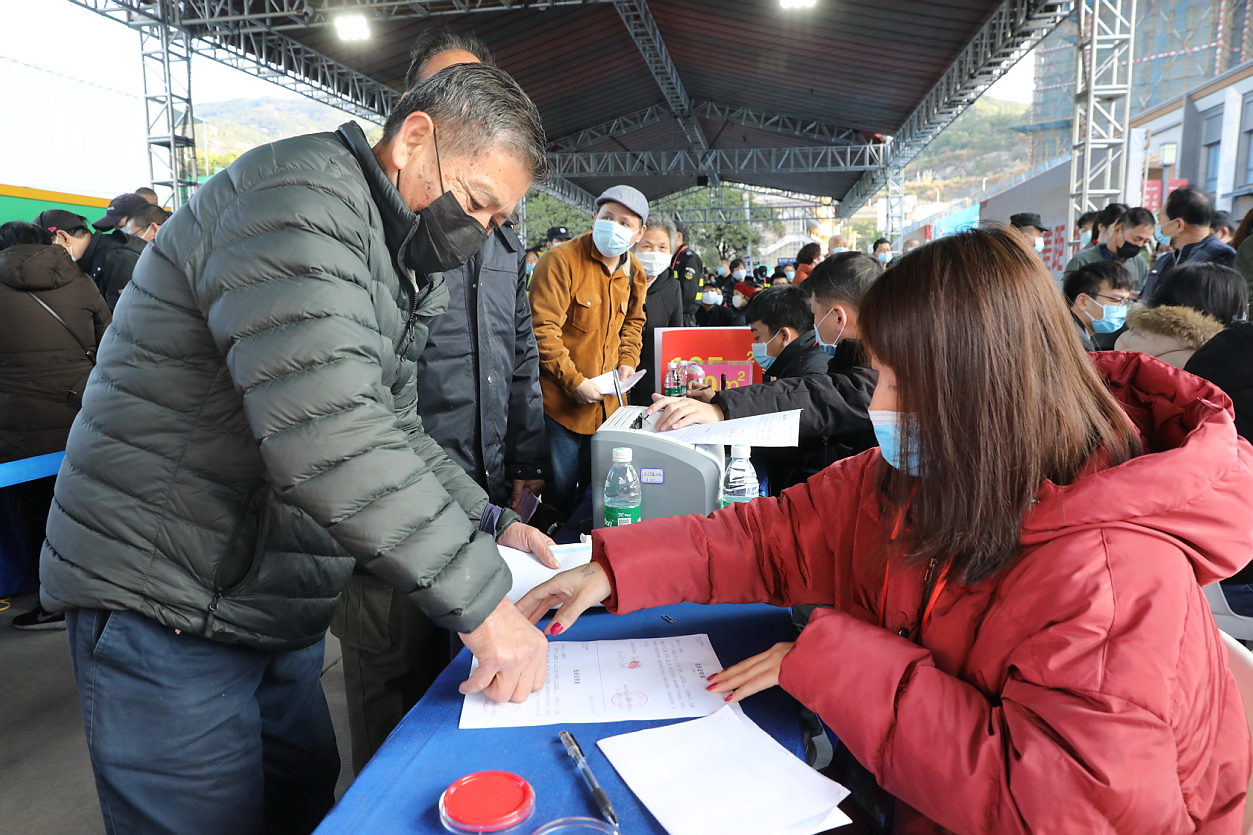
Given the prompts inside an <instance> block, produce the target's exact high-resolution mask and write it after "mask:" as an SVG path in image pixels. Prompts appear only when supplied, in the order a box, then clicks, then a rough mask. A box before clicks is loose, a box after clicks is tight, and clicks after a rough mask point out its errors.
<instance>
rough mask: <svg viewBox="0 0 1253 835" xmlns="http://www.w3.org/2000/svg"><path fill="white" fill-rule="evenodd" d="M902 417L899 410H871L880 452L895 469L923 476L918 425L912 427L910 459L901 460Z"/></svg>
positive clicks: (871, 418) (871, 420)
mask: <svg viewBox="0 0 1253 835" xmlns="http://www.w3.org/2000/svg"><path fill="white" fill-rule="evenodd" d="M900 417H901V416H900V413H899V412H887V411H878V410H871V411H870V422H871V423H872V424H874V436H875V438H876V439H878V441H879V454H881V455H882V456H883V460H884V461H886V462H888V464H889V465H890V466H891V467H892V468H893V469H896V470H900V471H901V472H903V473H905V474H906V475H912V476H917V477H921V476H922V466H921V462H920V458H921V454H920V452H919V449H918V428H917V427H916V426H915V427H912V433H911V437H910V444H909V446H910V451H909V452H910V455H909V460H908V461H901V442H900V441H901V438H900V436H901V425H900Z"/></svg>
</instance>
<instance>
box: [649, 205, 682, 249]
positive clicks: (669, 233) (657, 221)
mask: <svg viewBox="0 0 1253 835" xmlns="http://www.w3.org/2000/svg"><path fill="white" fill-rule="evenodd" d="M648 228H649V229H661V230H662V231H663V232H665V233H666V237H667V238H669V239H670V251H671V252H674V251H675V250H676V249H678V246H677V242H676V241H675V236H676V235H677V234H678V231H679V230H678V227H677V226H676V225H675V222H674V220H673V219H672V218H671V217H670V215H663V214H650V215H649V216H648Z"/></svg>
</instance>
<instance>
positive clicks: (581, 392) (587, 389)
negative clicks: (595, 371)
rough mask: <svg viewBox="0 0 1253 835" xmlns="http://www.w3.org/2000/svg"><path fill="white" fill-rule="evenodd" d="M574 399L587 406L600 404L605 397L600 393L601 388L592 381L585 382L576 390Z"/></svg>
mask: <svg viewBox="0 0 1253 835" xmlns="http://www.w3.org/2000/svg"><path fill="white" fill-rule="evenodd" d="M574 399H575V400H576V401H578V402H579V403H582V404H583V405H584V406H586V405H588V404H589V403H599V402H600V401H602V400H604V399H605V395H603V394H601V393H600V387H599V386H597V385H596V384H595V383H593V382H592V381H591V380H584V381H583V382H581V383H579V387H578V388H576V389H575V390H574Z"/></svg>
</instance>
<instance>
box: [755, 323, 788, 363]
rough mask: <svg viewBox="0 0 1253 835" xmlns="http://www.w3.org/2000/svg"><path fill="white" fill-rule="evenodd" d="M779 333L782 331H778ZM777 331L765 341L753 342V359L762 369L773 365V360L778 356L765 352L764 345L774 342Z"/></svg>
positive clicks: (777, 334)
mask: <svg viewBox="0 0 1253 835" xmlns="http://www.w3.org/2000/svg"><path fill="white" fill-rule="evenodd" d="M779 333H783V331H779ZM779 333H776V334H775V335H774V336H772V337H770V338H769V339H767V340H766V341H765V342H754V343H753V359H754V360H756V361H757V364H758V365H760V366H761V370H762V371H769V370H770V366H772V365H774V361H775V360H777V359H778V357H772V356H770V355H769V354H767V353H766V346H767V345H769V344H770V343H771V342H774V341H775V340H776V339H777V338H778V337H779Z"/></svg>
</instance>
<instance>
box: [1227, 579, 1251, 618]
mask: <svg viewBox="0 0 1253 835" xmlns="http://www.w3.org/2000/svg"><path fill="white" fill-rule="evenodd" d="M1219 588H1220V589H1222V590H1223V596H1224V597H1226V598H1227V605H1228V606H1230V607H1231V611H1233V612H1235V613H1236V614H1237V615H1241V616H1243V617H1246V618H1253V585H1250V584H1248V583H1231V584H1226V583H1224V584H1223V585H1221V586H1219Z"/></svg>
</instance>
